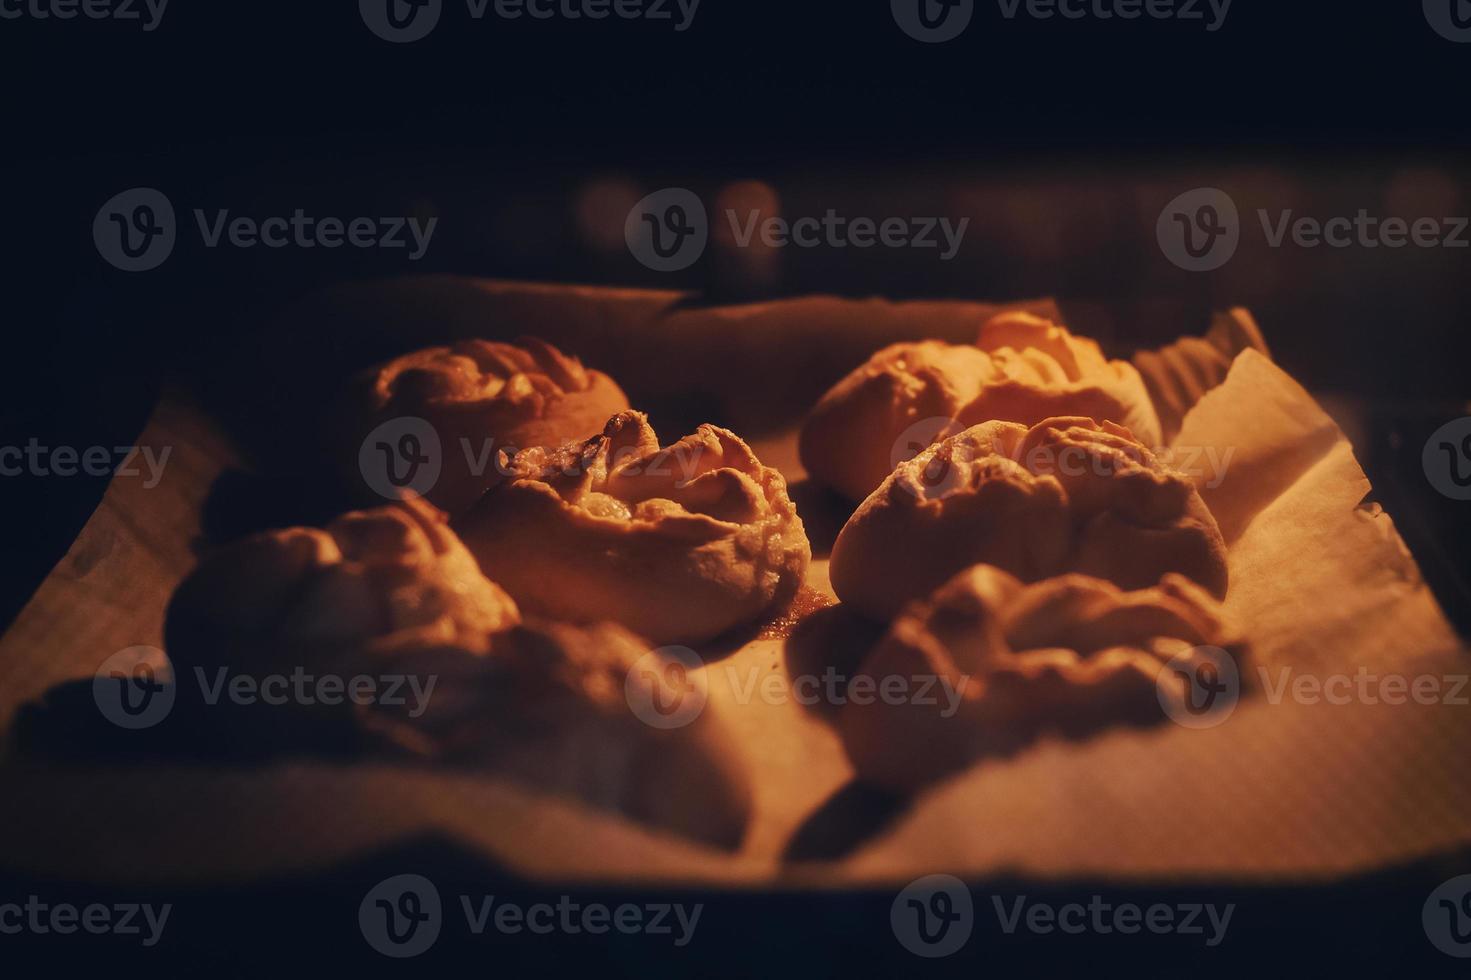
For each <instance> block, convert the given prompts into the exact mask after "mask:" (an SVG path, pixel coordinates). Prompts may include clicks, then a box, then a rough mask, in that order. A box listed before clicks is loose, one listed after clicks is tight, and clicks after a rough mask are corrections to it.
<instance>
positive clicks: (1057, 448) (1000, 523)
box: [830, 418, 1227, 621]
mask: <svg viewBox="0 0 1471 980" xmlns="http://www.w3.org/2000/svg"><path fill="white" fill-rule="evenodd" d="M980 562H984V563H986V564H990V565H995V566H997V567H999V568H1001V569H1003V570H1005V571H1007V572H1010V573H1011V574H1013V575H1015V576H1017V577H1018V578H1020V579H1021V580H1022V581H1024V582H1035V581H1037V580H1039V579H1044V578H1050V577H1052V576H1055V575H1060V574H1062V573H1064V572H1081V573H1084V574H1088V575H1094V576H1097V577H1099V578H1102V579H1106V580H1107V581H1110V582H1112V583H1114V584H1115V585H1118V586H1120V587H1121V588H1125V589H1138V588H1143V587H1145V586H1147V585H1150V584H1152V583H1154V582H1156V581H1158V580H1159V578H1160V576H1162V575H1164V574H1165V573H1167V572H1179V573H1181V574H1183V575H1185V576H1187V577H1188V578H1190V579H1193V580H1194V581H1196V582H1198V583H1200V584H1201V585H1202V586H1204V587H1205V588H1206V589H1207V590H1209V591H1210V592H1212V593H1214V594H1215V595H1217V596H1224V595H1225V594H1226V581H1227V575H1226V547H1225V543H1224V541H1223V540H1222V538H1221V532H1220V529H1219V528H1218V527H1217V526H1216V521H1215V518H1214V517H1212V516H1211V513H1210V511H1209V509H1207V508H1206V506H1205V503H1204V502H1203V501H1202V500H1201V499H1200V494H1199V493H1198V492H1197V491H1196V489H1195V485H1194V484H1193V483H1191V481H1190V479H1189V478H1188V477H1186V476H1185V475H1183V474H1181V473H1178V472H1176V471H1175V470H1172V469H1170V468H1169V467H1167V466H1165V465H1164V464H1163V463H1161V462H1160V461H1159V460H1158V459H1156V458H1155V456H1154V454H1153V453H1151V452H1150V451H1149V450H1148V449H1146V448H1145V447H1144V446H1143V445H1142V444H1141V443H1140V442H1139V440H1137V439H1135V438H1134V436H1133V435H1132V434H1131V433H1130V432H1129V430H1128V429H1125V428H1124V427H1122V426H1119V425H1115V424H1113V423H1112V422H1102V423H1099V422H1095V421H1093V420H1092V419H1084V418H1054V419H1048V420H1046V421H1044V422H1040V423H1038V424H1037V425H1034V426H1032V427H1031V428H1030V429H1029V428H1027V427H1026V426H1025V425H1020V424H1017V423H1015V422H987V423H985V424H984V425H978V426H974V427H973V428H970V429H967V430H965V431H964V432H961V433H958V434H956V435H954V436H951V437H950V438H948V439H946V440H944V441H943V442H941V443H938V444H937V445H934V446H931V447H929V448H928V449H926V450H925V451H924V452H922V453H920V454H919V455H918V456H916V457H915V458H914V459H912V460H910V461H909V462H907V463H903V464H901V465H900V466H899V468H898V469H896V470H895V471H894V472H893V473H891V474H890V475H889V477H888V478H887V479H886V480H885V481H884V482H883V484H882V485H881V486H880V487H879V488H878V489H877V490H875V491H874V492H873V493H872V494H871V495H870V496H869V498H868V499H867V500H865V501H864V502H863V503H862V504H860V505H859V507H858V509H857V511H855V512H854V514H853V516H852V518H850V519H849V521H848V523H847V524H846V525H844V527H843V530H842V531H841V532H839V534H838V538H837V541H836V542H834V544H833V550H832V564H831V568H830V571H831V575H832V584H833V590H834V591H835V592H836V593H837V595H838V598H840V599H842V600H843V602H844V603H847V604H849V605H851V606H852V607H853V608H855V609H856V610H858V611H859V612H862V613H864V614H866V615H868V616H872V617H874V618H876V619H879V620H883V621H887V620H888V619H890V618H891V617H893V616H894V615H895V614H896V613H898V612H899V610H900V609H901V608H903V606H904V605H905V604H906V603H908V602H910V601H912V600H914V599H918V598H921V597H923V596H925V595H928V594H929V593H930V592H931V591H933V590H934V589H936V588H938V587H939V586H940V585H941V584H942V583H944V582H945V581H946V580H947V579H949V578H950V577H951V576H952V575H954V574H955V573H956V572H958V571H960V570H961V569H963V568H967V567H969V566H971V565H974V564H977V563H980Z"/></svg>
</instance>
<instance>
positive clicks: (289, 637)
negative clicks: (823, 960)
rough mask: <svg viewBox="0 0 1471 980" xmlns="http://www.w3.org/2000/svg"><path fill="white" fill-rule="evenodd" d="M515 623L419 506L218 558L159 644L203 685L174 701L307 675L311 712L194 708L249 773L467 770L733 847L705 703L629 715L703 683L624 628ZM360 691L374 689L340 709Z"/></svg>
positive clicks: (734, 775) (742, 794)
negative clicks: (296, 763) (374, 757)
mask: <svg viewBox="0 0 1471 980" xmlns="http://www.w3.org/2000/svg"><path fill="white" fill-rule="evenodd" d="M520 622H521V620H520V613H519V611H518V610H517V608H516V604H515V603H514V602H513V601H512V600H511V598H510V597H509V596H508V595H506V593H505V592H504V591H502V590H501V589H500V587H499V586H497V585H495V584H494V583H493V582H491V581H490V580H488V579H487V578H485V576H484V575H483V574H482V573H481V572H480V569H479V567H478V566H477V565H476V563H475V559H474V558H473V557H472V556H471V555H470V553H469V552H468V551H467V550H466V549H465V547H464V545H462V544H461V543H460V542H459V539H458V538H457V537H456V536H455V535H454V533H453V532H452V531H451V530H450V529H449V527H448V526H447V524H446V518H445V516H444V515H443V514H442V513H441V512H439V511H436V510H434V509H433V508H432V507H430V506H429V505H428V504H426V503H424V502H423V501H422V500H417V499H415V500H408V501H404V502H403V503H401V504H396V505H391V506H388V507H383V508H380V509H378V510H374V511H367V512H362V513H355V514H347V515H345V516H343V517H341V518H339V519H338V520H336V521H334V522H333V523H332V524H331V525H330V526H329V527H328V528H327V529H326V530H325V531H322V530H315V529H310V528H295V529H291V530H286V531H276V532H272V533H268V534H263V535H258V536H256V537H253V538H250V539H248V540H246V541H243V542H241V543H239V544H237V545H234V546H232V547H229V548H226V549H224V550H222V551H221V552H219V553H217V554H216V555H214V556H213V557H211V558H210V559H209V560H207V561H206V562H204V563H203V564H202V565H201V566H200V567H199V569H198V570H197V571H196V572H195V573H194V574H193V575H191V576H190V577H189V579H187V580H186V581H185V582H184V584H183V585H181V586H180V588H179V590H178V592H177V593H176V594H175V596H174V600H173V602H172V604H171V606H170V610H169V621H168V630H167V633H168V645H169V654H170V657H171V658H172V659H173V661H174V663H175V665H176V668H177V669H178V670H179V671H180V673H181V674H183V675H185V676H186V677H188V678H189V679H192V676H191V675H193V673H194V672H195V671H196V670H198V671H202V675H201V677H200V683H199V684H198V685H195V684H192V683H191V684H184V685H183V686H182V688H181V690H184V691H191V692H194V693H199V692H201V691H203V690H204V689H205V688H206V687H208V686H209V685H212V684H216V683H218V682H217V681H216V674H217V672H218V671H220V670H221V668H223V669H224V670H225V671H226V672H227V674H228V675H232V676H240V675H243V676H247V677H250V678H252V679H253V680H254V681H256V682H257V683H261V687H260V690H261V692H262V693H264V692H265V691H266V690H267V685H265V684H264V683H262V682H263V679H264V678H266V677H269V676H272V675H274V676H280V677H286V678H289V679H293V683H294V678H295V677H296V676H297V675H301V678H302V683H303V685H304V686H303V687H301V688H300V689H299V690H303V691H306V692H308V694H309V697H308V698H305V699H301V700H297V699H292V700H291V702H290V703H289V705H273V704H270V703H263V704H252V705H248V706H236V705H233V704H232V703H230V701H229V699H225V700H223V701H219V702H217V703H216V704H214V705H210V706H209V707H208V709H207V714H206V713H203V712H204V711H205V709H203V708H201V707H199V706H198V705H195V706H194V708H195V709H196V712H197V713H199V718H200V720H201V722H202V725H201V730H200V732H199V735H200V736H201V738H203V739H205V740H208V739H209V738H212V737H217V733H219V732H221V731H223V732H224V733H225V738H226V739H227V741H228V740H234V741H236V742H237V743H240V742H244V743H248V744H246V745H244V746H243V750H244V751H246V752H247V753H250V754H259V753H260V752H262V751H265V752H266V753H267V754H269V752H270V751H273V750H284V751H288V752H303V751H305V752H308V753H313V754H315V753H318V752H328V753H332V752H335V751H345V752H351V753H354V754H361V753H364V752H367V753H370V754H385V753H387V754H408V755H411V756H413V757H416V758H422V759H427V760H432V761H436V762H441V763H446V764H455V765H466V766H473V767H474V768H476V769H477V770H482V771H490V772H494V773H496V774H498V775H503V776H508V777H510V778H512V779H514V780H516V781H518V782H521V783H524V784H529V785H531V786H534V787H535V788H536V789H537V790H539V791H542V792H548V793H551V794H553V795H561V796H569V797H573V798H576V799H579V800H582V801H583V802H587V803H591V804H593V805H595V806H600V807H605V808H608V809H611V810H614V811H616V812H619V813H623V814H626V815H628V816H630V817H633V818H635V819H638V820H643V821H645V822H649V823H654V824H657V825H659V826H662V827H665V828H667V829H670V830H675V831H678V832H681V833H684V834H686V835H688V836H691V837H695V838H697V839H700V840H705V841H708V842H710V843H713V844H717V845H721V846H728V847H734V846H736V845H737V844H739V842H740V839H741V836H742V834H743V832H744V828H745V824H746V817H747V814H748V812H749V809H750V799H749V798H750V791H749V786H748V782H747V778H746V775H745V772H744V770H743V769H742V768H741V766H740V764H739V761H738V760H739V756H738V754H737V753H735V752H733V751H732V750H731V748H730V746H729V744H728V741H729V739H728V737H727V736H726V735H725V734H724V729H723V727H722V726H721V725H720V723H719V721H718V720H717V719H718V716H717V715H716V714H715V712H714V710H713V709H712V708H710V707H709V706H708V705H704V704H703V699H700V705H699V706H700V707H702V708H703V710H701V711H699V712H698V713H694V714H693V715H692V717H689V718H688V719H687V723H684V724H681V725H680V727H678V728H670V729H668V730H664V729H660V728H656V727H653V726H651V725H650V724H647V723H645V722H644V721H643V720H641V719H640V717H639V715H638V714H637V713H636V711H635V710H634V706H636V705H638V704H657V705H661V706H663V705H676V706H677V705H679V704H680V703H682V699H683V698H686V697H695V698H699V695H700V693H702V692H697V691H696V688H697V687H698V685H699V684H701V683H702V681H700V680H699V678H698V676H693V675H688V674H681V673H680V672H679V671H676V670H674V669H672V668H671V669H666V666H667V665H666V663H665V661H663V660H662V659H660V658H659V655H657V654H654V653H650V652H649V649H648V646H647V645H646V644H645V643H644V642H643V641H641V640H639V639H638V638H637V637H635V636H633V635H632V634H630V633H628V632H627V631H626V630H624V629H622V628H620V627H618V626H614V625H610V624H600V625H596V626H593V627H590V628H588V629H585V630H584V629H577V628H574V627H570V626H559V625H539V626H523V625H520ZM400 678H402V679H403V680H402V681H400V680H399V679H400ZM355 679H364V680H365V681H370V682H371V686H364V687H362V688H361V689H360V690H361V694H362V695H363V696H360V697H349V696H348V695H347V692H350V691H351V690H352V689H353V681H354V680H355ZM324 681H326V682H328V683H329V684H330V685H331V687H330V688H329V687H328V686H326V685H324V684H323V683H322V682H324ZM225 683H229V681H228V680H226V681H225ZM221 690H223V688H221ZM329 690H331V691H335V692H337V693H336V696H334V697H332V698H331V699H330V700H328V699H327V698H324V697H323V696H322V695H323V692H325V691H329ZM232 709H233V710H232ZM187 710H189V709H188V708H187V707H186V711H187ZM681 721H686V719H681ZM235 747H241V746H238V745H237V746H235Z"/></svg>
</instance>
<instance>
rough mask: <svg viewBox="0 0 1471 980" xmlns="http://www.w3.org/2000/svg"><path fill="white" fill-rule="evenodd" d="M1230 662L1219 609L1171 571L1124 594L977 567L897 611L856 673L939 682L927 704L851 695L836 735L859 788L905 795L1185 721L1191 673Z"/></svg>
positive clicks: (1068, 578) (1234, 649) (1087, 583)
mask: <svg viewBox="0 0 1471 980" xmlns="http://www.w3.org/2000/svg"><path fill="white" fill-rule="evenodd" d="M1202 648H1210V649H1209V651H1207V650H1205V649H1202ZM1242 653H1243V650H1242V648H1241V647H1240V645H1239V644H1237V643H1236V642H1235V640H1234V637H1233V636H1232V634H1231V632H1230V631H1229V630H1228V628H1227V627H1226V626H1225V625H1224V622H1223V620H1222V613H1221V609H1220V606H1219V604H1218V603H1217V602H1216V601H1215V599H1213V598H1212V597H1211V596H1210V595H1209V594H1208V593H1206V591H1205V590H1204V589H1202V588H1200V587H1199V586H1198V585H1196V584H1195V583H1194V582H1191V581H1190V580H1189V579H1187V578H1185V577H1184V576H1181V575H1174V574H1170V575H1166V576H1164V578H1162V579H1160V580H1159V582H1158V583H1156V584H1155V585H1153V586H1151V587H1149V588H1144V589H1140V590H1137V591H1124V590H1121V589H1119V588H1117V587H1116V586H1114V585H1112V584H1111V583H1109V582H1105V581H1102V580H1100V579H1096V578H1092V577H1090V576H1086V575H1064V576H1060V577H1058V578H1053V579H1047V580H1046V581H1042V582H1037V583H1035V584H1032V585H1025V584H1023V583H1022V582H1021V581H1020V580H1019V579H1017V578H1016V577H1014V576H1012V575H1010V574H1008V573H1006V572H1004V571H1002V570H1001V569H999V568H995V567H992V566H989V565H977V566H975V567H972V568H969V569H966V570H965V571H962V572H961V573H960V574H958V575H956V576H955V577H954V578H953V579H951V580H950V581H949V582H947V583H946V584H945V585H943V586H942V587H941V588H939V589H938V590H936V591H935V593H934V594H933V595H930V596H928V597H927V598H925V599H923V600H921V601H919V602H915V603H913V604H911V605H910V606H909V607H907V608H906V609H905V610H904V611H903V612H902V613H901V614H900V615H899V617H898V618H897V619H895V620H894V622H893V624H892V625H891V626H890V628H889V632H888V634H887V635H886V636H885V637H884V639H883V640H882V641H881V642H880V643H879V645H878V646H877V647H875V648H874V649H873V651H871V652H870V653H869V655H868V657H867V659H866V660H865V661H864V663H863V665H862V667H860V668H859V671H858V673H857V675H855V679H856V677H858V676H862V677H866V678H868V680H867V681H865V683H866V684H867V685H868V686H869V688H870V689H872V690H882V684H883V682H884V680H885V678H898V679H902V681H903V683H904V684H906V685H908V687H907V689H909V690H916V689H917V685H918V684H919V683H921V682H922V681H928V680H929V679H931V678H938V681H937V682H936V683H933V684H930V685H929V687H930V689H931V690H933V691H934V692H936V695H935V696H934V697H932V698H924V699H921V698H909V699H902V698H887V699H883V698H876V697H875V698H861V699H860V698H850V699H849V700H848V702H847V703H846V704H845V705H844V706H843V708H842V710H841V712H840V715H839V731H840V734H841V735H842V739H843V744H844V747H845V748H846V749H847V752H848V755H849V757H850V758H851V759H852V761H853V765H854V768H855V769H856V770H857V773H858V776H859V778H860V779H862V780H863V781H865V782H867V783H870V784H872V785H875V786H879V787H883V788H885V789H888V790H891V791H894V792H898V793H911V792H914V791H916V790H918V789H920V788H922V787H924V786H926V785H927V784H930V783H932V782H934V781H936V780H938V779H941V778H943V777H945V776H947V775H949V774H951V773H954V772H957V771H959V770H962V769H965V768H967V767H968V766H970V765H971V764H973V763H975V762H976V761H978V760H981V759H984V758H989V757H997V756H1006V755H1010V754H1012V753H1015V752H1016V751H1018V750H1020V749H1022V748H1024V747H1026V746H1027V745H1029V744H1031V743H1033V742H1034V741H1036V740H1037V739H1039V738H1041V737H1045V736H1057V737H1062V738H1068V739H1081V738H1085V737H1088V736H1090V735H1093V734H1095V733H1097V732H1100V731H1103V730H1105V729H1108V728H1111V727H1114V726H1146V725H1151V724H1154V723H1157V722H1160V721H1163V720H1164V719H1165V718H1166V716H1167V713H1169V716H1171V717H1183V716H1182V715H1178V714H1175V713H1174V712H1176V711H1179V710H1182V709H1183V707H1184V704H1185V700H1186V699H1187V698H1191V697H1194V693H1193V692H1192V690H1191V687H1192V685H1193V683H1194V682H1193V680H1192V677H1193V676H1195V675H1196V673H1197V672H1198V673H1199V675H1200V676H1202V677H1204V676H1208V674H1207V671H1208V670H1212V669H1215V667H1216V665H1217V663H1218V662H1219V661H1220V660H1221V659H1223V656H1222V655H1225V656H1229V657H1231V658H1232V661H1233V663H1237V670H1238V673H1239V672H1240V667H1239V658H1240V656H1241V655H1242ZM1205 658H1211V659H1210V660H1207V659H1205ZM896 683H897V682H896V681H894V680H891V681H890V684H891V686H892V685H895V684H896ZM939 692H946V693H945V694H944V695H943V696H942V695H941V694H940V693H939ZM949 692H954V693H949Z"/></svg>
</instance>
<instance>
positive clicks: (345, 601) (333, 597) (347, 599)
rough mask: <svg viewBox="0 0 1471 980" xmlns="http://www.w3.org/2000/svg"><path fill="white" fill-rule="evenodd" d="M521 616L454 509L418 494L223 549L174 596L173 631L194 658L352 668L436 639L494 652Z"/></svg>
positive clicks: (211, 663)
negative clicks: (488, 573)
mask: <svg viewBox="0 0 1471 980" xmlns="http://www.w3.org/2000/svg"><path fill="white" fill-rule="evenodd" d="M520 621H521V615H520V612H519V610H517V608H516V603H515V602H514V601H512V599H511V597H510V596H508V595H507V594H506V593H505V592H504V591H503V590H502V589H501V588H500V587H499V586H497V585H496V584H495V583H494V582H491V581H489V580H488V579H487V578H486V577H485V576H484V575H483V574H481V572H480V568H479V566H477V565H476V563H475V559H474V557H473V556H472V555H471V554H470V552H469V551H468V550H466V548H465V546H464V545H463V544H461V543H460V540H459V538H457V537H456V536H455V534H454V532H453V531H451V530H450V527H449V523H448V518H447V517H446V516H445V515H444V514H443V513H442V512H440V511H438V510H436V509H434V508H433V507H431V506H429V505H428V504H426V503H424V501H422V500H418V499H410V500H405V501H403V502H401V503H397V504H390V505H388V506H385V507H380V508H378V509H376V510H369V511H358V512H354V513H350V514H344V515H343V516H342V517H339V518H338V519H337V520H335V521H333V522H332V523H331V524H330V525H328V526H327V528H326V529H325V530H321V529H317V528H290V529H287V530H282V531H271V532H267V533H265V534H259V535H255V536H253V537H250V538H247V539H245V540H243V541H240V542H238V543H236V544H233V545H230V546H228V547H226V548H223V549H221V550H220V551H218V552H216V553H215V554H213V555H211V556H210V557H209V558H207V559H206V560H205V561H203V562H202V563H201V564H200V565H199V567H198V568H197V569H195V571H194V572H193V574H191V575H190V576H189V577H188V578H187V579H185V580H184V582H183V583H182V584H181V585H180V586H179V588H178V590H177V591H176V592H175V593H174V597H173V600H172V601H171V602H170V604H169V612H168V623H167V629H166V636H167V645H168V649H169V655H170V658H171V659H173V660H174V661H175V662H176V663H178V664H180V665H182V666H190V667H194V666H197V667H202V668H213V667H228V668H231V669H236V670H241V671H245V672H248V673H250V674H254V675H259V674H262V673H271V672H276V671H283V670H284V671H288V672H289V671H290V670H292V669H294V668H302V669H304V670H306V671H308V672H315V673H326V672H335V673H341V672H342V671H344V670H347V669H349V668H355V667H361V666H364V665H365V664H367V663H370V662H372V661H385V662H386V661H389V660H391V658H392V657H393V656H394V655H395V652H396V651H398V650H401V649H412V648H417V647H420V646H422V645H424V644H426V643H455V644H459V645H461V646H464V647H466V648H468V649H474V650H479V651H481V652H484V651H485V650H487V649H488V644H489V637H491V636H492V635H494V634H495V633H497V632H499V631H501V630H504V629H508V628H510V627H512V626H515V625H516V624H517V623H519V622H520Z"/></svg>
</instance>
